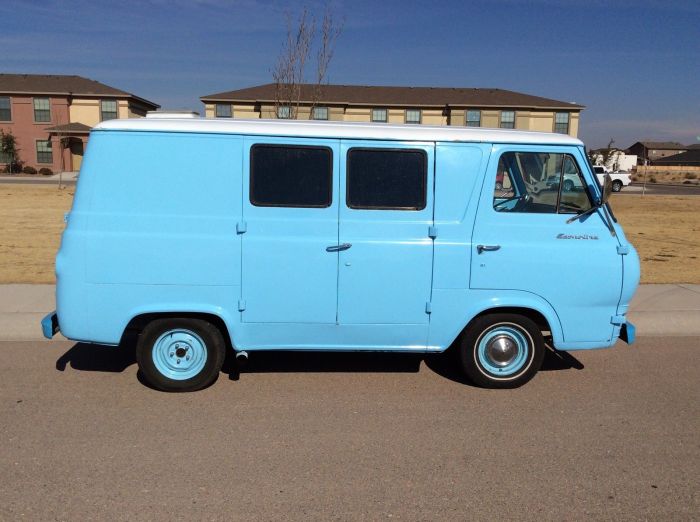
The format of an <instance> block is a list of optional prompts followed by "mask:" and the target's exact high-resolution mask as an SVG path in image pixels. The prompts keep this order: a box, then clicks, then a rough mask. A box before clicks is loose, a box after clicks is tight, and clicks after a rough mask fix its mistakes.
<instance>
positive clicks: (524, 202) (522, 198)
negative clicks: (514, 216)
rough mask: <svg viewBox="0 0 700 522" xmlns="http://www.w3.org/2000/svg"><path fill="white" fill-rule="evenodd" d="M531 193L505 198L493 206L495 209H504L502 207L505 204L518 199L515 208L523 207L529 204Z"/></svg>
mask: <svg viewBox="0 0 700 522" xmlns="http://www.w3.org/2000/svg"><path fill="white" fill-rule="evenodd" d="M530 199H531V198H530V194H527V193H525V194H521V195H520V196H513V197H512V198H508V199H504V200H503V201H499V202H498V203H496V204H495V205H494V206H493V208H494V210H503V209H502V208H501V207H502V206H503V205H505V204H506V203H510V202H511V201H516V202H517V203H516V204H515V205H513V209H512V211H513V210H516V209H520V208H522V207H523V205H527V203H529V202H530Z"/></svg>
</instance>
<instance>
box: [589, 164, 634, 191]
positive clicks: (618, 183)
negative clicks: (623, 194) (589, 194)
mask: <svg viewBox="0 0 700 522" xmlns="http://www.w3.org/2000/svg"><path fill="white" fill-rule="evenodd" d="M593 172H595V175H596V177H597V178H598V182H599V183H600V184H601V185H602V184H603V178H604V177H605V175H606V174H609V175H610V178H611V179H612V189H613V192H620V191H621V190H622V187H626V186H627V185H629V184H630V183H631V182H632V179H631V178H630V173H629V172H622V171H619V172H610V169H609V168H608V167H606V166H605V165H593Z"/></svg>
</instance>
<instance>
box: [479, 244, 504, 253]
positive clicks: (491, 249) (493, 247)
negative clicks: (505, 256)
mask: <svg viewBox="0 0 700 522" xmlns="http://www.w3.org/2000/svg"><path fill="white" fill-rule="evenodd" d="M500 249H501V245H476V253H477V254H481V253H482V252H495V251H496V250H500Z"/></svg>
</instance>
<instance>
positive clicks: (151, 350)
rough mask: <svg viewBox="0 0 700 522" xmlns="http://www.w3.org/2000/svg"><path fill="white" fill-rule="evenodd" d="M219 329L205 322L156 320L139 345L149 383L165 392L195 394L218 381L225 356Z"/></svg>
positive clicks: (148, 326) (146, 328) (140, 362)
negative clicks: (192, 392)
mask: <svg viewBox="0 0 700 522" xmlns="http://www.w3.org/2000/svg"><path fill="white" fill-rule="evenodd" d="M225 355H226V353H225V343H224V339H223V336H222V335H221V332H220V331H219V329H218V328H216V327H215V326H214V325H212V324H211V323H209V322H207V321H204V320H202V319H192V318H186V317H182V318H177V317H173V318H166V319H156V320H154V321H151V322H150V323H148V325H146V327H145V328H144V329H143V332H141V335H140V336H139V340H138V343H137V345H136V361H137V362H138V365H139V369H140V370H141V373H142V375H143V377H144V379H145V380H146V382H147V383H148V384H150V385H151V386H153V387H154V388H157V389H159V390H163V391H170V392H186V391H194V390H199V389H201V388H204V387H206V386H208V385H210V384H211V383H212V382H214V381H215V380H216V378H217V377H218V375H219V371H220V370H221V366H222V365H223V362H224V357H225Z"/></svg>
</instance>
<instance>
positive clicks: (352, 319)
mask: <svg viewBox="0 0 700 522" xmlns="http://www.w3.org/2000/svg"><path fill="white" fill-rule="evenodd" d="M341 152H342V158H343V159H344V161H341V172H340V194H341V198H340V199H341V202H340V237H339V244H341V245H343V246H344V247H345V248H344V249H343V250H342V251H341V252H340V259H339V275H338V289H339V290H338V322H339V324H340V325H341V326H342V325H357V324H375V325H379V324H381V325H396V324H404V325H420V326H419V327H418V328H414V329H411V328H405V329H403V330H402V331H403V332H404V333H405V334H406V337H407V338H409V337H412V338H413V340H414V341H413V342H414V343H415V342H416V340H417V339H424V337H423V335H424V334H426V335H427V324H428V322H429V313H428V311H429V310H427V309H426V308H427V307H429V305H428V303H429V301H430V291H431V279H432V262H433V240H432V239H431V237H430V228H431V225H432V224H433V164H434V156H435V147H434V144H433V143H422V144H416V143H397V142H378V141H359V140H358V141H353V140H344V141H342V146H341ZM390 330H391V331H394V332H396V331H397V329H396V328H395V327H394V328H391V329H390ZM425 339H426V341H425V342H427V338H425ZM385 341H386V343H385V344H392V339H386V340H385ZM380 342H381V341H380ZM402 342H403V341H401V340H397V343H398V344H402Z"/></svg>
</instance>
